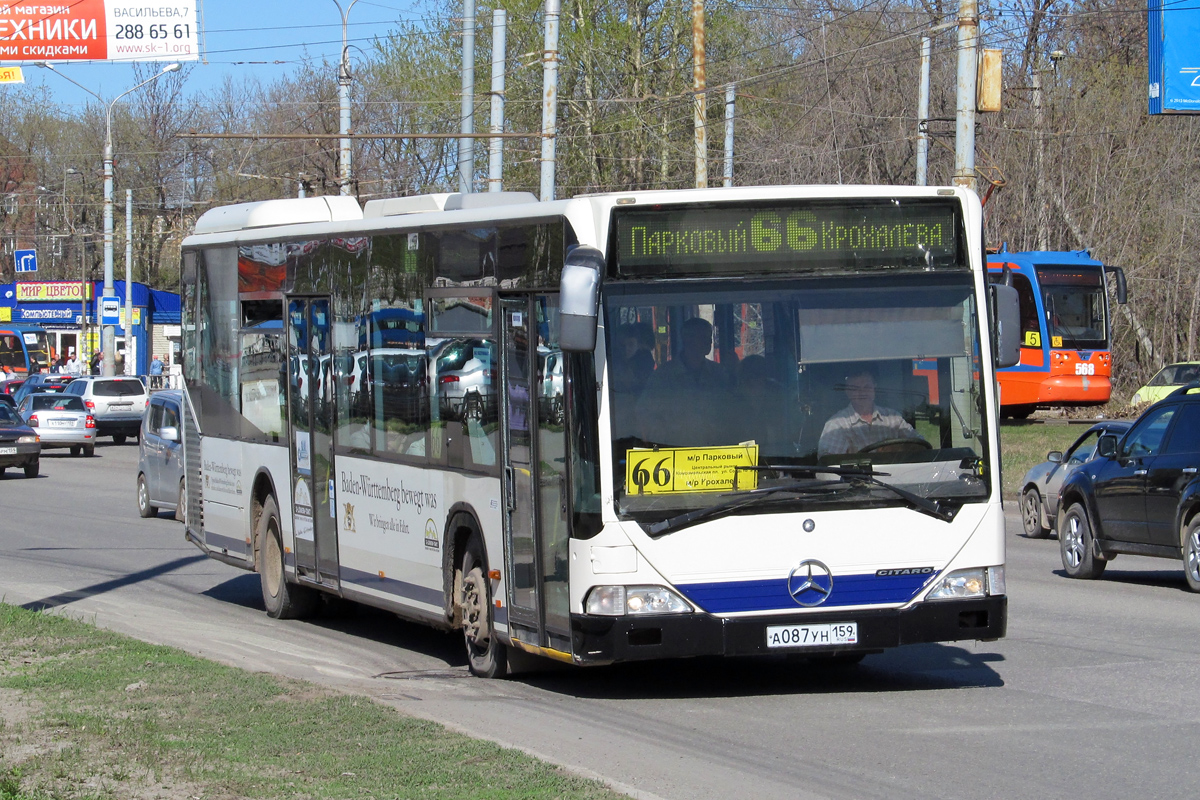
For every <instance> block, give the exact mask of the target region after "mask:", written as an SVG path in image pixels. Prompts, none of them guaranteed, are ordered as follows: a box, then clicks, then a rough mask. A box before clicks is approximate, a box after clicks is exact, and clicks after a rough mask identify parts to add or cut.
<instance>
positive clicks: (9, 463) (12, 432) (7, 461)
mask: <svg viewBox="0 0 1200 800" xmlns="http://www.w3.org/2000/svg"><path fill="white" fill-rule="evenodd" d="M41 456H42V445H41V442H39V441H38V435H37V431H35V430H34V429H33V428H31V427H29V426H28V425H26V424H25V421H24V420H23V419H21V415H20V414H18V413H17V411H16V409H14V408H9V407H8V405H0V477H3V475H4V471H5V470H6V469H8V468H9V467H21V468H22V469H24V470H25V477H26V478H36V477H37V474H38V470H39V469H40V467H41Z"/></svg>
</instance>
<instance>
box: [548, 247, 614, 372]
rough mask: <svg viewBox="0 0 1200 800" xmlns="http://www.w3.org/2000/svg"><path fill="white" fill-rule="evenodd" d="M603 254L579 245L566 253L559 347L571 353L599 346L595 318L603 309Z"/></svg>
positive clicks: (562, 285)
mask: <svg viewBox="0 0 1200 800" xmlns="http://www.w3.org/2000/svg"><path fill="white" fill-rule="evenodd" d="M603 274H604V254H603V253H601V252H600V251H599V250H597V249H596V248H594V247H584V246H582V245H581V246H579V247H576V248H574V249H573V250H571V252H569V253H567V259H566V263H564V264H563V271H562V279H561V280H560V281H559V304H560V305H559V307H560V308H561V316H560V317H559V319H560V321H561V323H562V330H561V332H560V334H559V346H560V347H561V348H562V350H563V351H564V352H568V353H590V352H591V351H592V350H594V349H595V348H596V317H597V315H598V314H599V309H600V278H601V276H602V275H603Z"/></svg>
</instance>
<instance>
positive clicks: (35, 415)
mask: <svg viewBox="0 0 1200 800" xmlns="http://www.w3.org/2000/svg"><path fill="white" fill-rule="evenodd" d="M18 411H19V412H20V414H21V418H22V419H23V420H25V423H26V424H27V425H28V426H29V427H31V428H36V429H37V432H38V436H39V437H40V438H41V440H42V449H43V450H45V449H47V448H51V447H69V448H71V455H73V456H77V455H79V454H80V453H83V454H84V455H86V456H88V457H89V458H90V457H91V456H93V455H95V454H96V420H95V418H93V417H92V415H91V414H89V413H88V411H87V408H85V407H84V405H83V400H82V399H81V398H78V397H75V396H74V395H69V394H64V393H62V392H54V393H50V392H40V393H38V394H31V395H28V396H26V397H25V399H24V400H22V401H21V405H20V407H19V408H18Z"/></svg>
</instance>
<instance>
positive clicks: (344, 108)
mask: <svg viewBox="0 0 1200 800" xmlns="http://www.w3.org/2000/svg"><path fill="white" fill-rule="evenodd" d="M357 2H358V0H350V5H348V6H346V8H345V10H343V9H342V4H341V3H340V2H338V0H333V4H334V5H335V6H337V7H338V13H340V14H341V15H342V58H341V61H340V63H339V65H338V107H339V110H340V114H341V124H340V131H339V132H340V133H341V134H342V138H341V139H340V140H339V142H338V144H339V146H340V150H341V154H340V156H339V159H340V162H341V163H340V167H341V170H340V172H341V175H340V176H339V182H340V183H341V184H342V188H341V194H344V195H348V194H350V193H351V192H350V48H349V45H348V43H347V41H346V24H347V20H348V19H349V17H350V9H352V8H354V4H355V3H357Z"/></svg>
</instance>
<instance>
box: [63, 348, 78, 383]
mask: <svg viewBox="0 0 1200 800" xmlns="http://www.w3.org/2000/svg"><path fill="white" fill-rule="evenodd" d="M66 372H67V374H68V375H74V376H75V377H79V372H80V366H79V358H78V357H77V356H76V355H75V351H74V350H72V351H71V355H70V357H69V358H68V359H67V369H66Z"/></svg>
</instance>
